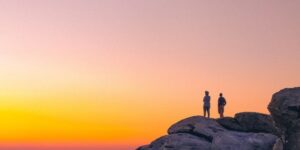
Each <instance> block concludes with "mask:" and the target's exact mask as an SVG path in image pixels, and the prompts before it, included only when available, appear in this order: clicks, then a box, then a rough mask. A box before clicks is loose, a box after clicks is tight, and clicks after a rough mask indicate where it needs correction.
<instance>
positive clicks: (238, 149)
mask: <svg viewBox="0 0 300 150" xmlns="http://www.w3.org/2000/svg"><path fill="white" fill-rule="evenodd" d="M276 139H277V137H276V136H274V135H272V134H268V133H251V132H236V131H230V132H223V133H220V134H217V136H215V137H214V139H213V141H212V150H272V148H273V145H274V144H275V142H276Z"/></svg>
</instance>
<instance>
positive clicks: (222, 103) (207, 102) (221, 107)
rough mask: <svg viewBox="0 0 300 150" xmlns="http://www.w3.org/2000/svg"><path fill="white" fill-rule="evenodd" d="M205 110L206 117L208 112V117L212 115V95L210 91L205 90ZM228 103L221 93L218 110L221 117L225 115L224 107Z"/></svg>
mask: <svg viewBox="0 0 300 150" xmlns="http://www.w3.org/2000/svg"><path fill="white" fill-rule="evenodd" d="M203 103H204V105H203V112H204V117H206V113H207V117H208V118H209V117H210V96H209V92H208V91H205V96H204V98H203ZM225 105H226V100H225V98H224V97H223V94H222V93H220V97H219V99H218V112H219V114H220V118H223V117H224V107H225Z"/></svg>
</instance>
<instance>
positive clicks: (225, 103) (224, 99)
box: [224, 98, 227, 106]
mask: <svg viewBox="0 0 300 150" xmlns="http://www.w3.org/2000/svg"><path fill="white" fill-rule="evenodd" d="M226 104H227V103H226V99H225V98H224V106H225V105H226Z"/></svg>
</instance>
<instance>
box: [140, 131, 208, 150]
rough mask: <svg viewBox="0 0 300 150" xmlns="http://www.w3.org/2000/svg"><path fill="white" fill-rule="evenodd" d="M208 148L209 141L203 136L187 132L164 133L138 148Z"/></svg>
mask: <svg viewBox="0 0 300 150" xmlns="http://www.w3.org/2000/svg"><path fill="white" fill-rule="evenodd" d="M199 148H201V150H210V149H211V143H210V142H209V141H207V140H206V139H204V138H201V137H198V136H195V135H191V134H188V133H176V134H171V135H166V136H162V137H160V138H158V139H157V140H155V141H153V142H152V143H151V144H150V145H146V146H141V147H139V148H138V150H198V149H199Z"/></svg>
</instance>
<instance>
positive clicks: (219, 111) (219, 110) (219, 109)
mask: <svg viewBox="0 0 300 150" xmlns="http://www.w3.org/2000/svg"><path fill="white" fill-rule="evenodd" d="M218 113H219V115H220V118H222V116H221V107H220V106H218Z"/></svg>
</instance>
